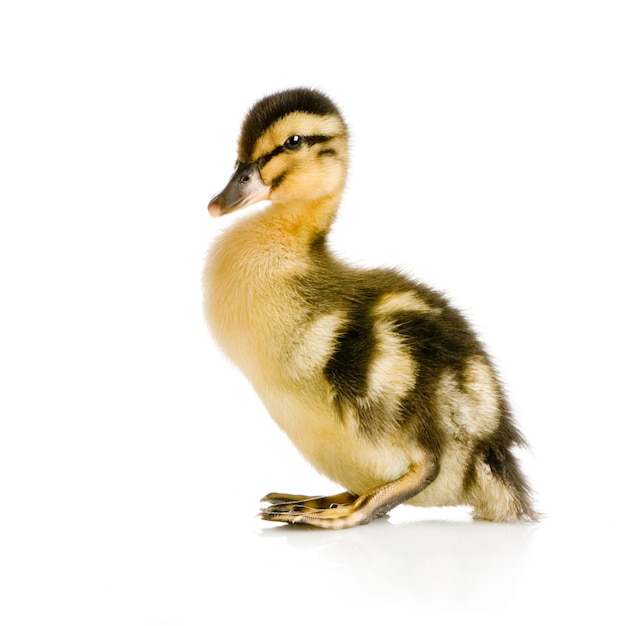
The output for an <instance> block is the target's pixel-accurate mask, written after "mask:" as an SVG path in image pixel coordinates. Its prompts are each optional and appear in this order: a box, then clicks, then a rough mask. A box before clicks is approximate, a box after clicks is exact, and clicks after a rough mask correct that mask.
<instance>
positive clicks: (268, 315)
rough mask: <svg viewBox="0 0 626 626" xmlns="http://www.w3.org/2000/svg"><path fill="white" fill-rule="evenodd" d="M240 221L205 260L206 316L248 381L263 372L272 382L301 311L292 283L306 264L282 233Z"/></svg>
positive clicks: (298, 323)
mask: <svg viewBox="0 0 626 626" xmlns="http://www.w3.org/2000/svg"><path fill="white" fill-rule="evenodd" d="M255 218H256V219H252V220H244V221H242V222H240V223H238V224H237V225H236V226H235V227H234V228H232V229H231V230H229V231H227V232H226V233H224V234H223V235H222V236H221V237H220V238H219V239H218V240H217V241H216V242H215V243H214V244H213V246H212V249H211V252H210V254H209V256H208V258H207V262H206V266H205V270H204V276H203V282H204V299H205V301H204V308H205V315H206V318H207V321H208V324H209V327H210V328H211V331H212V333H213V336H214V338H215V340H216V341H217V343H218V344H219V345H220V347H221V348H222V350H224V352H225V353H226V354H227V356H228V357H229V358H230V359H232V360H233V362H234V363H235V364H236V365H237V366H238V367H240V368H241V369H242V370H243V371H244V372H245V373H246V374H247V375H248V377H249V378H253V376H252V371H257V372H258V369H259V368H263V369H264V371H265V372H266V374H267V375H269V376H271V372H272V371H274V370H275V369H276V368H277V366H278V365H279V363H280V362H281V361H283V360H284V358H285V350H286V345H287V344H289V343H291V341H292V338H293V334H294V332H296V329H297V328H298V327H300V326H301V325H302V320H303V319H304V317H305V310H304V307H303V303H302V302H301V299H300V298H299V296H298V295H297V293H296V291H295V290H294V289H293V283H292V281H293V277H294V276H295V275H297V274H298V273H302V272H305V271H306V269H307V267H308V263H307V261H306V258H305V257H304V256H303V255H301V254H298V251H297V248H296V247H295V246H293V245H291V243H292V242H291V241H290V240H291V239H292V237H291V236H290V234H289V233H286V232H285V231H284V230H283V229H277V230H273V229H265V230H264V231H263V232H260V229H258V228H255V224H254V222H256V221H257V219H259V218H260V219H262V218H263V215H260V216H255ZM251 222H252V223H251Z"/></svg>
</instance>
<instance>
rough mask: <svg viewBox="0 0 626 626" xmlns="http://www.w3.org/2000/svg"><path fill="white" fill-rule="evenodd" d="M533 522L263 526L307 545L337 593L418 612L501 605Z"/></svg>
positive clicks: (513, 584) (510, 591)
mask: <svg viewBox="0 0 626 626" xmlns="http://www.w3.org/2000/svg"><path fill="white" fill-rule="evenodd" d="M534 531H535V527H534V526H531V525H522V524H516V525H505V524H490V523H487V522H471V521H443V522H441V521H417V522H405V523H399V524H394V523H391V522H390V521H388V520H378V521H377V522H374V523H372V524H370V525H369V526H364V527H358V528H354V529H351V530H349V531H347V532H345V533H343V532H342V533H339V532H320V531H313V530H311V531H306V530H302V529H298V528H293V527H281V528H273V529H264V530H263V531H262V532H261V533H260V535H261V537H263V538H264V539H265V538H282V539H286V541H287V545H288V546H289V547H290V548H292V549H294V550H298V551H299V550H304V551H310V550H314V551H315V552H316V554H317V557H318V559H319V561H320V562H321V563H322V564H323V565H324V567H325V568H326V571H327V574H328V575H331V576H332V577H333V578H334V579H335V580H336V582H337V584H338V585H343V586H344V591H346V592H349V593H351V594H353V595H355V594H358V595H359V596H363V597H364V598H377V599H378V600H379V601H387V602H391V603H394V605H395V606H396V607H397V606H406V607H415V608H417V607H419V608H421V609H441V608H446V609H455V610H464V609H493V608H496V607H498V606H506V605H507V604H508V603H509V602H510V601H511V600H512V599H513V597H514V596H515V593H516V591H517V589H518V587H519V585H520V581H521V578H522V574H523V571H524V567H525V564H526V556H527V551H528V546H529V543H530V541H531V540H532V536H533V533H534Z"/></svg>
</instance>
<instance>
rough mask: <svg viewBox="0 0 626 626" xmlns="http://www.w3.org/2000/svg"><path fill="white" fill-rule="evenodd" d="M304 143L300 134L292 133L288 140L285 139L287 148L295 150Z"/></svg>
mask: <svg viewBox="0 0 626 626" xmlns="http://www.w3.org/2000/svg"><path fill="white" fill-rule="evenodd" d="M301 145H302V137H301V136H300V135H291V137H289V139H287V141H285V148H289V150H295V149H296V148H299V147H300V146H301Z"/></svg>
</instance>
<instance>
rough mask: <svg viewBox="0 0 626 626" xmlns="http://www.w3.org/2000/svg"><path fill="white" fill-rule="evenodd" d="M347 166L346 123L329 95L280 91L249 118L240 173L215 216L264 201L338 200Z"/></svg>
mask: <svg viewBox="0 0 626 626" xmlns="http://www.w3.org/2000/svg"><path fill="white" fill-rule="evenodd" d="M347 164H348V133H347V129H346V125H345V123H344V121H343V119H342V117H341V114H340V113H339V110H338V109H337V107H336V106H335V104H334V103H333V102H332V101H331V100H330V99H329V98H328V97H326V96H325V95H324V94H323V93H321V92H319V91H316V90H313V89H306V88H299V89H289V90H287V91H281V92H278V93H275V94H273V95H270V96H267V97H266V98H263V99H262V100H260V101H259V102H257V103H256V104H255V105H254V106H253V107H252V108H251V109H250V111H249V113H248V115H247V116H246V118H245V120H244V122H243V125H242V128H241V135H240V137H239V148H238V155H237V163H236V166H235V172H234V174H233V175H232V177H231V179H230V180H229V181H228V184H227V185H226V187H225V188H224V189H223V191H221V192H220V193H219V194H217V195H216V196H215V197H213V198H212V199H211V202H210V203H209V212H210V214H211V215H212V216H213V217H219V216H220V215H225V214H226V213H230V212H232V211H234V210H236V209H242V208H244V207H247V206H249V205H251V204H254V203H255V202H259V201H261V200H270V201H272V202H274V203H290V202H299V201H304V202H316V201H319V200H322V199H324V198H328V199H331V200H333V199H335V198H336V199H337V200H338V197H339V195H340V194H341V192H342V190H343V186H344V183H345V178H346V173H347Z"/></svg>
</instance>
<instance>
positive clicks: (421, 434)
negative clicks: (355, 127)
mask: <svg viewBox="0 0 626 626" xmlns="http://www.w3.org/2000/svg"><path fill="white" fill-rule="evenodd" d="M347 170H348V130H347V127H346V124H345V122H344V120H343V118H342V116H341V114H340V112H339V110H338V108H337V107H336V106H335V104H334V103H333V102H332V101H331V100H330V99H329V98H327V97H326V96H325V95H324V94H322V93H321V92H319V91H316V90H311V89H305V88H300V89H291V90H287V91H282V92H279V93H276V94H273V95H270V96H268V97H266V98H263V99H262V100H260V101H259V102H257V103H256V104H255V105H254V106H253V107H252V109H251V110H250V111H249V113H248V115H247V117H246V119H245V120H244V122H243V126H242V128H241V134H240V138H239V145H238V160H237V164H236V169H235V172H234V174H233V175H232V177H231V179H230V181H229V182H228V184H227V185H226V187H225V188H224V190H223V191H222V192H221V193H219V194H217V195H216V196H215V197H214V198H213V199H212V200H211V202H210V204H209V213H210V214H211V215H212V216H213V217H219V216H222V215H225V214H228V213H231V212H232V211H235V210H239V209H243V208H245V207H247V206H249V205H251V204H254V203H256V202H259V201H262V200H266V201H269V204H268V205H267V206H266V207H265V208H263V209H262V210H260V211H257V212H253V213H251V214H250V215H248V216H246V217H243V218H241V219H239V220H237V221H235V223H234V224H233V225H231V226H230V228H229V229H227V230H226V232H225V233H224V234H223V235H221V236H220V237H219V238H218V239H217V241H216V242H215V243H214V245H213V246H212V249H211V251H210V252H209V255H208V257H207V262H206V266H205V270H204V275H203V283H204V306H205V314H206V319H207V322H208V325H209V328H210V329H211V331H212V334H213V336H214V338H215V340H216V342H217V343H218V344H219V345H220V347H221V348H222V349H223V351H224V352H225V353H226V355H227V356H228V357H229V358H230V359H232V361H233V362H234V363H235V364H236V365H237V366H238V367H239V368H240V369H241V370H242V371H243V373H244V374H245V375H246V377H247V378H248V379H249V381H250V382H251V384H252V385H253V387H254V389H255V391H256V392H257V394H258V395H259V397H260V398H261V400H262V401H263V403H264V404H265V406H266V407H267V410H268V412H269V413H270V415H271V416H272V418H273V419H274V420H275V422H276V423H277V424H278V426H279V427H280V428H281V429H282V430H283V431H284V432H285V433H286V434H287V435H288V437H289V438H290V439H291V441H292V442H293V443H294V445H295V446H296V447H297V448H298V449H299V450H300V452H301V453H302V454H303V455H304V457H305V458H306V459H308V460H309V461H310V462H311V464H312V465H313V466H314V467H315V468H317V469H318V470H319V471H320V472H321V473H323V474H325V475H326V476H328V477H329V478H330V479H332V480H334V481H335V482H337V483H339V484H341V485H342V486H343V487H344V488H345V489H346V491H345V492H344V493H340V494H337V495H333V496H328V497H308V496H303V495H290V494H281V493H270V494H268V495H267V496H265V498H264V499H263V501H264V502H266V503H267V506H266V508H264V509H263V511H262V513H261V517H262V518H263V519H265V520H270V521H276V522H288V523H292V524H309V525H313V526H318V527H322V528H335V529H338V528H348V527H351V526H355V525H358V524H365V523H367V522H369V521H370V520H372V519H375V518H378V517H380V516H383V515H385V514H386V513H387V512H388V511H390V510H391V509H392V508H393V507H395V506H397V505H399V504H401V503H404V504H411V505H418V506H450V505H470V506H471V507H473V511H474V517H475V518H477V519H484V520H491V521H497V522H512V521H517V520H527V521H532V520H535V519H536V514H535V512H534V510H533V506H532V502H531V493H530V489H529V486H528V484H527V482H526V480H525V478H524V476H523V474H522V472H521V471H520V468H519V466H518V462H517V460H516V457H515V456H514V453H513V448H514V447H516V446H523V445H524V439H523V437H522V435H521V434H520V432H519V430H518V429H517V427H516V426H515V424H514V423H513V420H512V417H511V413H510V410H509V407H508V405H507V401H506V399H505V396H504V393H503V390H502V387H501V385H500V383H499V381H498V379H497V376H496V374H495V372H494V369H493V367H492V365H491V363H490V360H489V357H488V355H487V354H486V352H485V350H484V348H483V346H482V345H481V343H480V341H479V340H478V339H477V337H476V335H475V333H474V332H473V331H472V329H471V328H470V326H469V325H468V323H467V322H466V320H465V319H464V318H463V317H462V315H461V314H460V313H459V312H458V311H457V310H456V309H454V308H453V307H451V306H450V305H449V304H448V303H447V301H446V300H445V298H444V297H443V296H442V295H440V294H439V293H437V292H435V291H433V290H431V289H429V288H428V287H425V286H424V285H421V284H416V283H415V282H413V281H411V280H409V279H408V278H406V277H405V276H403V275H402V274H400V273H398V272H395V271H391V270H364V269H357V268H354V267H351V266H348V265H346V264H344V263H342V262H340V261H339V260H338V259H336V258H335V257H334V256H333V255H332V253H331V252H330V250H329V248H328V246H327V242H326V238H327V234H328V232H329V229H330V227H331V225H332V223H333V220H334V218H335V215H336V213H337V209H338V206H339V203H340V199H341V195H342V192H343V189H344V184H345V181H346V175H347Z"/></svg>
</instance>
